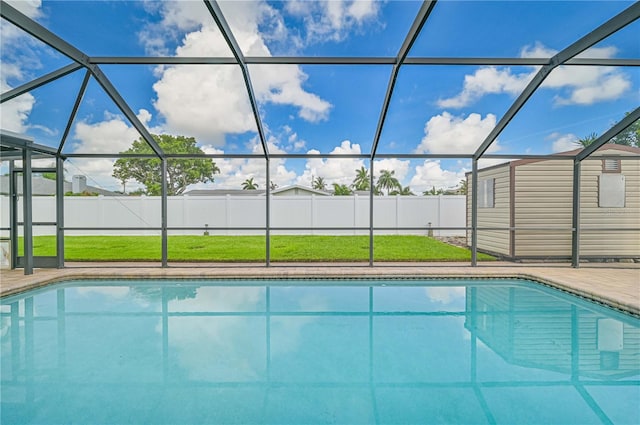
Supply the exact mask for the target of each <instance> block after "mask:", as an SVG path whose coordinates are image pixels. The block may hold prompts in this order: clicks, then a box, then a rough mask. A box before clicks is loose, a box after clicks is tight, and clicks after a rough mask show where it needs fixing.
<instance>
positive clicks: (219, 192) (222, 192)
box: [182, 189, 265, 196]
mask: <svg viewBox="0 0 640 425" xmlns="http://www.w3.org/2000/svg"><path fill="white" fill-rule="evenodd" d="M264 193H265V190H264V189H256V190H243V189H192V190H188V191H186V192H184V193H183V194H182V196H226V195H247V196H251V195H262V194H264Z"/></svg>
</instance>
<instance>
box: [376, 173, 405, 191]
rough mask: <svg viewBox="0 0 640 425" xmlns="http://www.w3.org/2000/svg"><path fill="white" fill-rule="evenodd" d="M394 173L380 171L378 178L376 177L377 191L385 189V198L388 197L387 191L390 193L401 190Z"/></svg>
mask: <svg viewBox="0 0 640 425" xmlns="http://www.w3.org/2000/svg"><path fill="white" fill-rule="evenodd" d="M395 173H396V172H395V171H394V170H391V171H389V170H380V177H378V184H377V186H378V188H379V189H382V190H384V189H386V190H387V196H388V195H389V191H391V190H392V189H401V188H402V186H401V185H400V182H399V181H398V179H397V178H395V177H394V174H395Z"/></svg>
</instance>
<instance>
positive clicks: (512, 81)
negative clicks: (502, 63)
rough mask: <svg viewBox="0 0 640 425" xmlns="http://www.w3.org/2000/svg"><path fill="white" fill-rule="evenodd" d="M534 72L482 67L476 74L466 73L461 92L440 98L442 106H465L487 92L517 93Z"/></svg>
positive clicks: (439, 101)
mask: <svg viewBox="0 0 640 425" xmlns="http://www.w3.org/2000/svg"><path fill="white" fill-rule="evenodd" d="M533 75H534V73H524V74H514V73H513V72H512V71H511V69H510V68H503V69H498V68H496V67H494V66H490V67H486V68H480V69H478V70H477V71H476V72H475V73H474V74H471V75H465V77H464V85H463V88H462V91H461V92H460V94H458V95H456V96H454V97H451V98H448V99H440V100H438V106H439V107H441V108H463V107H465V106H468V105H470V104H472V103H474V102H475V101H477V100H478V99H480V98H481V97H483V96H485V95H487V94H500V93H508V94H511V95H517V94H518V93H520V92H521V91H522V90H523V89H524V88H525V87H526V86H527V84H528V83H529V80H531V78H532V77H533Z"/></svg>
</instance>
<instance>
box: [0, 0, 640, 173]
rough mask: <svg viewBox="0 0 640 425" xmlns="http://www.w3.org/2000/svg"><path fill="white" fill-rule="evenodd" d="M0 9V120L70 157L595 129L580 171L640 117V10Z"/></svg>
mask: <svg viewBox="0 0 640 425" xmlns="http://www.w3.org/2000/svg"><path fill="white" fill-rule="evenodd" d="M0 6H1V7H0V14H1V16H2V18H3V19H2V36H3V41H2V47H3V52H2V65H3V75H2V81H1V83H2V95H1V99H0V100H1V102H2V114H3V123H2V126H3V128H7V129H9V130H13V131H20V132H25V133H27V134H29V136H30V137H32V138H33V139H34V140H36V141H38V143H41V144H43V145H46V146H48V147H49V148H50V150H51V151H52V152H55V153H56V154H57V155H65V156H66V157H69V158H73V157H74V156H77V157H82V158H91V157H95V158H100V157H106V156H109V155H110V156H111V157H117V156H118V155H121V153H122V152H123V151H125V150H126V149H127V148H128V147H130V146H131V142H132V140H134V139H137V138H140V139H142V140H144V142H145V143H146V144H147V145H148V146H149V147H150V154H152V155H155V156H157V157H161V158H163V157H166V155H168V154H172V153H174V152H168V151H167V148H166V147H165V148H163V147H161V146H160V143H159V142H158V141H157V140H156V139H155V138H154V136H153V135H154V134H160V133H167V134H173V135H185V136H189V137H194V138H195V139H196V140H197V143H198V146H199V147H200V148H201V149H202V152H204V153H205V154H209V155H212V156H216V155H218V156H220V157H221V158H225V157H226V156H227V155H228V156H229V157H232V156H233V155H246V156H255V157H256V158H258V159H260V158H262V159H271V155H275V158H278V161H283V160H286V158H287V155H291V158H293V157H297V158H307V157H310V156H313V155H316V154H326V155H331V157H332V158H354V157H358V158H359V157H364V158H368V159H370V160H371V161H373V160H379V158H380V157H379V155H384V156H385V157H392V156H394V155H398V156H402V155H404V156H405V157H407V158H408V159H411V158H412V155H416V156H415V157H414V158H420V159H421V160H424V161H425V163H426V161H427V160H429V158H432V159H434V160H435V159H437V158H441V157H442V156H443V155H451V157H452V158H459V159H464V158H467V159H470V160H479V159H483V158H486V157H487V156H486V155H492V157H493V158H494V159H495V157H496V155H497V156H500V155H504V157H505V158H512V157H526V156H527V155H530V154H533V155H546V154H553V153H555V152H560V151H563V150H565V151H566V150H568V149H567V147H570V146H571V143H574V145H575V143H578V142H579V139H580V138H581V137H583V136H586V135H587V134H593V133H596V136H597V137H596V138H595V139H596V140H595V142H594V143H592V144H591V146H590V147H589V148H588V149H585V150H583V151H580V153H576V159H577V160H582V159H584V158H586V157H587V156H588V155H590V154H591V153H593V152H594V151H595V150H597V148H598V147H600V146H601V145H603V144H604V143H606V142H608V141H610V140H611V138H612V137H614V136H615V135H616V134H619V133H620V132H622V131H623V130H625V129H626V128H628V127H629V126H630V125H632V124H633V123H634V122H636V121H637V120H638V119H639V118H640V108H638V104H639V103H640V102H639V100H640V99H639V98H638V87H639V86H640V76H639V74H638V72H637V69H638V68H637V67H638V66H640V42H639V41H638V37H637V34H638V30H639V29H640V21H639V20H638V17H639V16H640V3H638V2H630V1H619V2H610V1H593V2H574V1H554V2H506V1H505V2H492V1H488V2H484V1H478V2H461V1H424V2H415V1H401V2H400V1H391V2H375V1H373V2H369V1H350V0H340V1H338V0H336V1H290V2H279V1H266V0H259V1H246V2H244V1H243V2H231V1H228V2H227V1H210V0H204V1H189V2H184V1H165V2H138V1H116V2H110V1H92V2H75V1H69V2H66V1H44V2H42V3H39V2H17V1H10V2H7V1H2V2H1V3H0ZM18 46H21V47H18ZM598 135H599V136H598ZM3 146H4V145H3ZM563 148H564V149H563ZM3 155H4V153H3ZM418 155H419V156H418ZM248 161H250V160H248ZM246 163H247V162H245V164H246ZM360 163H362V160H360ZM387 163H390V162H387ZM387 163H384V164H387ZM279 164H280V163H279ZM325 164H326V163H325Z"/></svg>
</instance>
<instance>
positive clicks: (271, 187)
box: [269, 180, 278, 190]
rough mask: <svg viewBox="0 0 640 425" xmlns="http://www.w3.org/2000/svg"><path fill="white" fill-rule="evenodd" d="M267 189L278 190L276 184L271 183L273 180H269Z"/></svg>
mask: <svg viewBox="0 0 640 425" xmlns="http://www.w3.org/2000/svg"><path fill="white" fill-rule="evenodd" d="M269 188H270V189H271V190H276V189H277V188H278V185H277V184H275V183H274V182H273V180H271V182H269Z"/></svg>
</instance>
